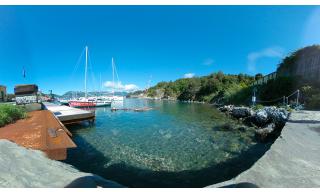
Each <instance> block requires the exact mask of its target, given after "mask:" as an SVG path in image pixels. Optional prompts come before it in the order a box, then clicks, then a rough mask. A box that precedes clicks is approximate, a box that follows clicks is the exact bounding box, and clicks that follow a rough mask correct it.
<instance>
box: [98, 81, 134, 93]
mask: <svg viewBox="0 0 320 192" xmlns="http://www.w3.org/2000/svg"><path fill="white" fill-rule="evenodd" d="M103 85H104V86H105V87H106V88H110V89H112V88H114V89H116V90H119V91H129V92H130V91H136V90H138V89H139V87H138V86H137V85H135V84H125V85H123V84H122V83H121V81H119V82H118V83H114V84H113V82H112V81H106V82H104V84H103Z"/></svg>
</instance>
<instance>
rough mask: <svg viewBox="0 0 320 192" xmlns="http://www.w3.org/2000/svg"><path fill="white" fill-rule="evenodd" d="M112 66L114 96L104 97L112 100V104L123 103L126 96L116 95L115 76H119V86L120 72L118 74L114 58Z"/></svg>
mask: <svg viewBox="0 0 320 192" xmlns="http://www.w3.org/2000/svg"><path fill="white" fill-rule="evenodd" d="M111 64H112V83H113V86H112V95H111V96H104V98H106V99H108V100H110V101H111V102H122V101H123V100H124V96H119V95H115V94H114V93H115V85H116V84H115V82H114V75H115V74H116V76H117V80H118V82H117V84H119V76H118V72H117V68H116V65H115V63H114V59H113V57H112V59H111Z"/></svg>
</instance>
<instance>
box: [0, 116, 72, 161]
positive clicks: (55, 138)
mask: <svg viewBox="0 0 320 192" xmlns="http://www.w3.org/2000/svg"><path fill="white" fill-rule="evenodd" d="M69 136H72V135H71V133H70V132H69V131H68V130H67V129H66V128H65V127H64V126H63V125H62V124H61V122H60V121H59V120H58V119H57V118H56V117H55V116H54V115H53V114H52V113H51V112H50V111H48V110H41V111H32V112H29V113H28V117H27V118H26V119H21V120H18V121H17V122H15V123H13V124H9V125H6V126H5V127H1V128H0V139H7V140H10V141H12V142H14V143H16V144H18V145H20V146H23V147H26V148H31V149H36V150H41V151H43V152H45V153H46V154H47V156H48V157H49V158H50V159H55V160H64V159H66V157H67V148H75V147H76V145H75V144H74V142H73V141H72V140H71V138H70V137H69Z"/></svg>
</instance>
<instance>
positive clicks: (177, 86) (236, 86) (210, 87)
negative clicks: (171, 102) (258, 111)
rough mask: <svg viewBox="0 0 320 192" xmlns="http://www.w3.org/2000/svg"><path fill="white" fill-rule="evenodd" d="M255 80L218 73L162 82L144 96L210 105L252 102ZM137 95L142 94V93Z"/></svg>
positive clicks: (240, 75)
mask: <svg viewBox="0 0 320 192" xmlns="http://www.w3.org/2000/svg"><path fill="white" fill-rule="evenodd" d="M254 79H255V78H254V77H252V76H249V75H245V74H238V75H229V74H223V73H222V72H218V73H213V74H210V75H208V76H203V77H193V78H182V79H178V80H176V81H173V82H172V81H170V82H160V83H158V84H157V85H155V86H154V87H151V88H149V89H148V90H147V91H146V92H144V96H146V97H153V98H164V99H177V100H181V101H190V100H191V101H201V102H209V103H231V102H232V103H243V102H250V94H251V88H250V85H251V84H252V83H253V82H254ZM136 94H141V91H140V92H136Z"/></svg>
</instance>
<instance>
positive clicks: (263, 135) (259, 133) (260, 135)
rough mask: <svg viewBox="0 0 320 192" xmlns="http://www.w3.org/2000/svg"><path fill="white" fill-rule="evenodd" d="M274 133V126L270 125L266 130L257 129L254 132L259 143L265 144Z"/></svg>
mask: <svg viewBox="0 0 320 192" xmlns="http://www.w3.org/2000/svg"><path fill="white" fill-rule="evenodd" d="M274 131H275V125H274V124H270V125H268V126H267V127H266V128H262V129H257V130H256V131H255V134H256V138H257V139H258V140H259V141H261V142H266V141H267V140H268V139H269V138H270V137H271V135H272V134H273V133H274Z"/></svg>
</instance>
